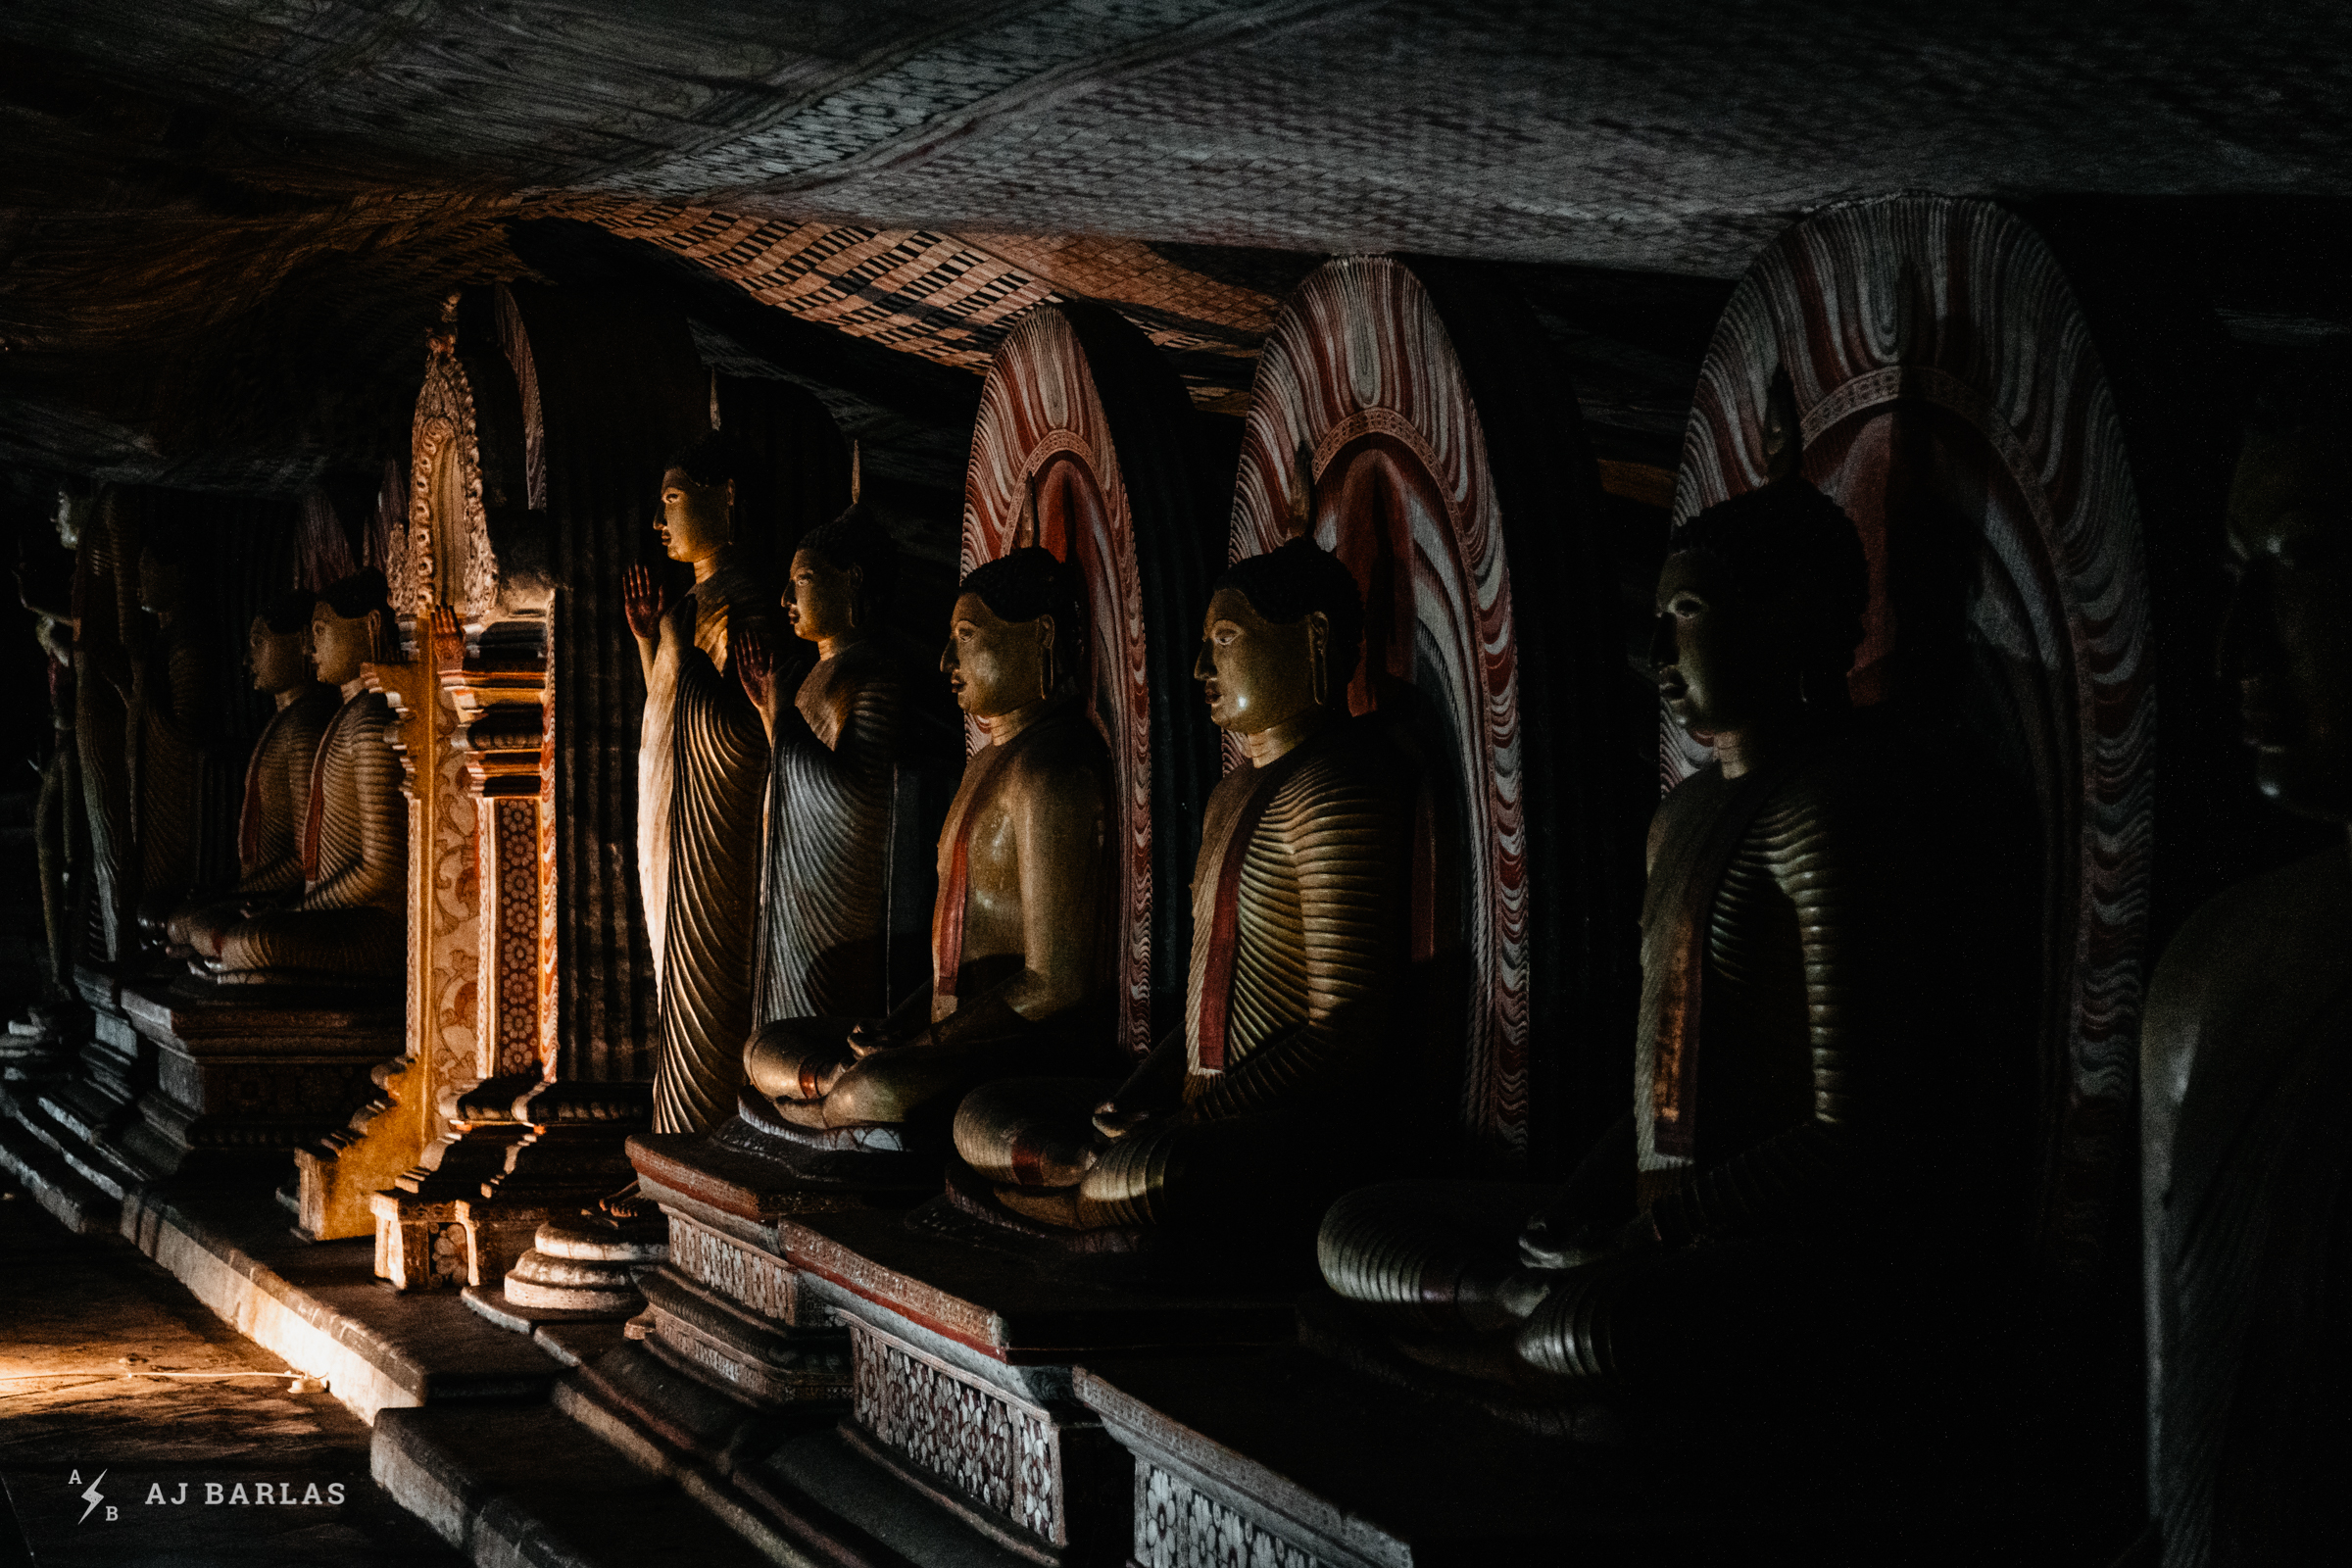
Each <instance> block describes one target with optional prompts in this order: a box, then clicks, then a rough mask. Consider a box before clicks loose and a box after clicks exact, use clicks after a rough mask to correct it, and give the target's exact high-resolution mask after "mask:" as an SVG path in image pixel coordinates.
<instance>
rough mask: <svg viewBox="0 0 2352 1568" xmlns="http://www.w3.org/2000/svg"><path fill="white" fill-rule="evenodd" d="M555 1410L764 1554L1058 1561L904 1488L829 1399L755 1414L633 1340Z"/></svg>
mask: <svg viewBox="0 0 2352 1568" xmlns="http://www.w3.org/2000/svg"><path fill="white" fill-rule="evenodd" d="M555 1405H556V1408H557V1409H559V1410H561V1411H563V1412H564V1413H565V1414H566V1415H568V1416H570V1417H571V1418H572V1419H573V1420H574V1421H576V1422H578V1423H579V1425H580V1427H581V1429H582V1430H583V1431H584V1432H586V1433H588V1434H590V1435H592V1436H593V1437H595V1438H597V1439H600V1440H602V1441H603V1443H605V1444H606V1445H608V1446H611V1447H612V1448H613V1450H615V1451H617V1452H620V1453H622V1454H625V1455H626V1456H627V1457H628V1458H629V1459H631V1460H632V1461H634V1462H635V1463H636V1464H637V1465H639V1466H640V1467H642V1468H644V1469H646V1470H649V1471H658V1472H660V1473H662V1474H664V1475H667V1476H669V1477H671V1478H672V1479H673V1480H675V1482H676V1483H677V1485H678V1487H679V1488H680V1490H681V1491H682V1492H683V1493H684V1494H685V1495H688V1496H690V1497H692V1498H693V1499H694V1500H695V1501H696V1503H697V1504H698V1505H700V1506H701V1507H703V1508H704V1509H706V1510H707V1511H709V1513H710V1514H711V1516H712V1517H714V1518H716V1519H719V1520H721V1521H723V1522H724V1523H725V1524H726V1525H727V1526H728V1527H729V1528H730V1529H732V1530H734V1531H735V1532H736V1533H737V1534H738V1535H740V1536H741V1537H742V1538H743V1539H744V1540H746V1541H747V1542H749V1543H751V1544H753V1545H754V1546H755V1547H756V1548H758V1549H759V1550H760V1552H761V1553H763V1554H764V1556H765V1558H766V1560H769V1561H773V1562H784V1563H822V1564H825V1565H827V1568H1020V1565H1023V1564H1037V1563H1049V1564H1050V1563H1054V1561H1056V1558H1055V1557H1054V1554H1053V1553H1051V1552H1049V1551H1046V1550H1043V1549H1034V1548H1033V1549H1027V1550H1021V1549H1014V1548H1012V1547H1011V1546H1009V1545H1007V1544H1005V1542H1004V1541H1001V1540H999V1539H997V1537H996V1536H994V1535H992V1534H991V1533H990V1532H988V1531H987V1530H985V1529H980V1528H975V1527H974V1525H973V1524H972V1522H970V1521H969V1520H967V1519H966V1518H964V1517H963V1516H962V1515H960V1514H958V1513H956V1512H955V1511H954V1510H952V1509H950V1508H947V1507H944V1506H942V1505H941V1504H940V1503H939V1502H937V1501H935V1500H933V1499H932V1498H931V1497H929V1496H927V1495H924V1494H923V1493H922V1492H920V1491H918V1490H916V1489H915V1488H913V1487H910V1486H908V1485H907V1483H906V1482H905V1481H904V1480H903V1479H902V1478H901V1477H899V1476H898V1475H897V1474H896V1473H895V1472H893V1471H892V1470H890V1469H889V1468H888V1467H886V1466H884V1465H881V1464H878V1463H876V1462H875V1461H874V1460H873V1459H871V1458H870V1457H868V1456H867V1454H866V1453H865V1452H864V1450H863V1448H862V1446H860V1445H859V1444H858V1443H857V1442H856V1441H855V1440H854V1439H852V1438H851V1437H849V1436H847V1435H846V1434H845V1432H844V1429H843V1428H842V1426H841V1425H840V1424H839V1420H838V1417H837V1416H836V1415H835V1413H834V1411H835V1408H836V1407H834V1406H830V1405H822V1404H820V1405H815V1406H812V1407H811V1408H809V1409H808V1410H796V1409H794V1408H792V1407H789V1406H787V1407H784V1408H781V1409H778V1410H772V1411H766V1412H760V1411H755V1410H753V1409H752V1408H751V1407H750V1406H748V1405H746V1404H744V1403H742V1402H741V1401H739V1400H737V1399H734V1398H733V1397H729V1396H728V1395H726V1394H723V1393H721V1392H720V1391H719V1390H717V1389H716V1388H713V1387H711V1385H710V1384H708V1383H705V1382H703V1381H702V1380H700V1379H698V1378H696V1377H694V1376H692V1375H690V1374H688V1373H687V1372H685V1371H684V1370H683V1369H681V1368H677V1367H672V1366H669V1365H667V1364H666V1363H664V1362H663V1361H662V1359H661V1358H659V1357H658V1356H655V1355H654V1354H652V1353H651V1352H650V1351H649V1350H648V1348H646V1347H645V1346H644V1345H641V1344H629V1345H624V1346H622V1347H621V1348H618V1349H616V1350H614V1351H613V1352H612V1353H610V1354H609V1355H607V1356H605V1357H604V1358H602V1359H601V1360H599V1361H597V1362H596V1363H594V1364H593V1365H591V1366H588V1367H586V1368H584V1369H583V1370H582V1371H581V1372H580V1373H579V1374H577V1375H575V1376H573V1377H571V1378H567V1379H565V1380H564V1382H562V1383H560V1384H558V1385H557V1386H556V1391H555ZM1071 1568H1080V1565H1078V1564H1075V1563H1073V1564H1072V1565H1071ZM1088 1568H1091V1565H1088Z"/></svg>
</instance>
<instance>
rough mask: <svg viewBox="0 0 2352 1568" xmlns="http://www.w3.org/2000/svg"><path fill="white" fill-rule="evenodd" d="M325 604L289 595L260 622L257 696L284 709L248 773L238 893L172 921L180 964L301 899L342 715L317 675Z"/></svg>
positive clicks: (253, 652) (201, 903)
mask: <svg viewBox="0 0 2352 1568" xmlns="http://www.w3.org/2000/svg"><path fill="white" fill-rule="evenodd" d="M318 604H319V596H318V595H317V594H314V593H310V592H308V591H305V590H301V589H297V590H295V591H294V592H291V593H286V594H281V595H279V596H278V598H277V599H276V600H275V601H274V602H272V603H271V604H270V607H269V608H268V609H267V610H265V611H263V612H262V613H260V614H258V615H256V616H254V617H253V625H252V627H251V629H250V630H249V631H248V632H247V634H246V639H247V646H248V649H249V652H248V654H247V656H246V662H247V663H248V664H249V665H250V666H251V668H252V670H253V688H254V690H256V691H258V692H266V693H268V694H269V696H270V700H271V701H272V702H274V703H275V704H276V711H274V712H272V713H271V714H270V721H269V723H267V724H266V725H264V726H263V728H262V733H261V736H260V738H259V739H258V740H256V741H255V742H254V743H253V757H252V759H251V760H249V761H248V762H247V763H246V764H245V792H244V797H243V802H244V804H243V805H242V806H241V807H240V809H238V812H237V870H238V877H237V885H236V886H235V887H233V888H231V889H229V891H228V893H227V895H226V896H225V897H223V898H220V899H206V900H196V901H192V902H190V903H186V904H183V905H181V906H180V907H178V908H177V909H176V910H174V911H173V912H172V918H171V920H170V921H169V922H168V923H167V925H166V927H165V931H166V934H167V936H168V937H169V938H170V941H171V950H170V951H171V953H172V956H173V957H178V958H191V959H196V960H199V962H198V964H197V968H198V972H200V973H201V972H203V970H202V964H201V960H202V959H205V958H217V957H219V956H221V938H222V937H223V936H225V935H226V934H227V932H228V928H229V927H230V926H232V925H234V924H236V923H237V922H238V921H239V920H241V919H244V918H245V917H246V916H248V915H253V914H259V913H261V912H262V911H263V910H264V909H267V908H271V907H277V906H279V905H283V904H286V903H288V902H290V901H291V900H293V899H295V898H297V897H299V896H300V895H301V893H302V884H303V875H302V831H301V830H302V819H303V815H304V811H305V809H306V808H307V807H308V806H309V804H310V798H311V764H312V763H313V762H315V761H317V760H318V758H319V737H320V736H322V735H324V734H325V733H326V726H327V724H328V722H329V721H330V720H332V719H333V717H334V715H335V708H336V706H337V704H336V697H335V691H334V688H332V687H330V686H328V685H326V684H325V683H324V682H323V681H321V680H319V677H318V674H317V673H316V672H315V671H314V670H313V669H312V667H311V617H312V615H313V613H315V612H316V610H317V608H318Z"/></svg>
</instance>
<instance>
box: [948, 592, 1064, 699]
mask: <svg viewBox="0 0 2352 1568" xmlns="http://www.w3.org/2000/svg"><path fill="white" fill-rule="evenodd" d="M1053 645H1054V617H1053V616H1052V615H1040V616H1038V617H1037V618H1036V619H1035V620H1005V619H1004V618H1002V617H1001V616H999V615H998V614H997V613H996V612H995V611H993V610H990V609H989V608H988V606H987V605H985V604H983V603H982V602H981V599H980V596H979V595H978V594H965V595H963V596H961V597H960V598H958V599H957V600H956V610H955V613H953V614H951V615H950V616H949V618H948V646H947V651H946V652H944V653H942V654H941V655H940V656H939V667H940V669H941V670H943V671H944V672H945V673H946V675H947V677H948V687H949V689H950V690H952V691H954V692H955V694H956V707H958V708H960V709H962V710H963V711H965V712H967V713H969V714H971V715H972V716H973V717H974V718H994V717H996V716H997V715H998V714H1000V713H1010V712H1013V711H1017V710H1019V709H1023V708H1026V707H1028V706H1029V705H1030V704H1032V703H1034V702H1037V701H1039V700H1040V699H1042V698H1043V697H1044V696H1045V684H1046V659H1047V651H1048V650H1049V649H1051V648H1052V647H1053Z"/></svg>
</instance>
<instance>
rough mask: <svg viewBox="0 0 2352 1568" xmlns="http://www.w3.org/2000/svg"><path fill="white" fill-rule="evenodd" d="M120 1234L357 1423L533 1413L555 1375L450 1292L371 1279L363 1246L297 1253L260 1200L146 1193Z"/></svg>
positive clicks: (275, 1209) (530, 1340)
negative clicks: (394, 1413)
mask: <svg viewBox="0 0 2352 1568" xmlns="http://www.w3.org/2000/svg"><path fill="white" fill-rule="evenodd" d="M123 1234H124V1235H125V1236H127V1237H129V1238H130V1239H131V1240H132V1241H133V1242H135V1243H137V1244H138V1246H139V1248H140V1249H141V1250H143V1251H145V1252H146V1253H147V1254H148V1255H149V1256H150V1257H152V1258H154V1259H155V1260H156V1261H157V1262H159V1263H161V1264H162V1265H163V1266H164V1267H165V1268H167V1269H169V1270H170V1271H171V1272H172V1274H173V1275H175V1276H176V1277H177V1278H178V1279H179V1281H180V1283H181V1284H183V1285H185V1286H187V1288H188V1289H189V1290H190V1291H191V1292H193V1293H194V1294H195V1296H196V1299H198V1300H200V1301H202V1302H203V1303H204V1304H205V1305H206V1306H208V1307H210V1308H212V1310H213V1311H214V1312H215V1313H216V1314H218V1315H219V1316H220V1317H221V1319H222V1320H223V1321H225V1322H227V1323H228V1324H229V1325H230V1326H231V1327H233V1328H234V1329H236V1330H237V1332H239V1333H240V1334H243V1335H245V1336H247V1337H248V1338H250V1339H252V1340H255V1341H257V1342H258V1343H260V1344H261V1345H263V1346H264V1347H266V1348H269V1349H271V1350H274V1351H275V1352H277V1353H278V1354H279V1355H281V1356H283V1357H285V1358H286V1360H287V1361H289V1362H291V1363H292V1364H293V1365H295V1366H298V1367H300V1368H302V1369H303V1370H304V1371H306V1372H311V1373H315V1374H317V1375H319V1376H321V1377H324V1378H325V1379H326V1380H327V1387H328V1389H329V1390H330V1391H331V1392H332V1393H333V1394H334V1396H335V1397H336V1398H337V1399H339V1400H341V1401H342V1402H343V1403H344V1404H345V1405H347V1406H349V1407H350V1408H351V1409H352V1410H353V1411H354V1412H355V1413H356V1414H358V1415H359V1416H360V1417H361V1418H362V1419H364V1420H369V1421H372V1420H374V1419H375V1417H376V1414H377V1412H379V1411H381V1410H384V1409H387V1408H398V1407H404V1406H410V1405H420V1404H441V1403H462V1404H465V1405H466V1406H469V1407H476V1408H479V1407H485V1406H491V1405H496V1404H498V1403H500V1402H514V1401H541V1400H544V1399H545V1398H546V1397H547V1394H548V1391H549V1389H550V1388H552V1387H553V1386H554V1384H555V1381H556V1379H557V1378H558V1377H560V1376H562V1375H563V1372H564V1364H565V1363H564V1361H563V1360H560V1359H559V1358H558V1357H557V1355H556V1354H555V1353H553V1352H552V1351H551V1350H549V1349H548V1348H543V1347H542V1346H541V1345H540V1344H539V1343H538V1342H537V1339H536V1337H527V1338H526V1337H525V1336H523V1335H520V1334H513V1333H509V1332H507V1331H506V1330H504V1329H501V1328H498V1327H496V1326H494V1325H493V1324H491V1323H489V1322H487V1321H485V1320H484V1319H483V1318H482V1317H481V1316H479V1315H478V1314H477V1313H475V1312H473V1311H470V1310H468V1309H467V1307H466V1303H465V1302H464V1301H462V1300H460V1299H458V1294H457V1292H455V1291H419V1292H408V1293H402V1292H398V1291H394V1290H392V1289H391V1288H390V1287H388V1286H386V1285H385V1284H384V1283H383V1282H382V1281H380V1280H378V1279H377V1278H376V1277H375V1266H374V1257H375V1254H374V1243H373V1242H372V1241H371V1240H369V1239H368V1238H365V1237H362V1238H355V1239H353V1240H350V1241H341V1242H305V1241H302V1240H301V1239H299V1238H298V1237H296V1236H295V1235H294V1234H293V1232H292V1231H291V1230H289V1229H288V1227H287V1225H286V1214H285V1211H284V1210H283V1209H282V1208H280V1207H279V1206H278V1204H277V1202H276V1200H275V1199H274V1198H273V1197H272V1196H271V1195H270V1193H268V1192H266V1191H265V1192H255V1193H226V1192H219V1191H186V1192H174V1191H172V1189H170V1188H169V1187H162V1186H159V1187H150V1188H146V1189H143V1190H141V1191H139V1192H136V1193H134V1194H133V1195H132V1196H131V1198H130V1200H129V1201H128V1202H126V1203H125V1204H124V1207H123Z"/></svg>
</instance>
